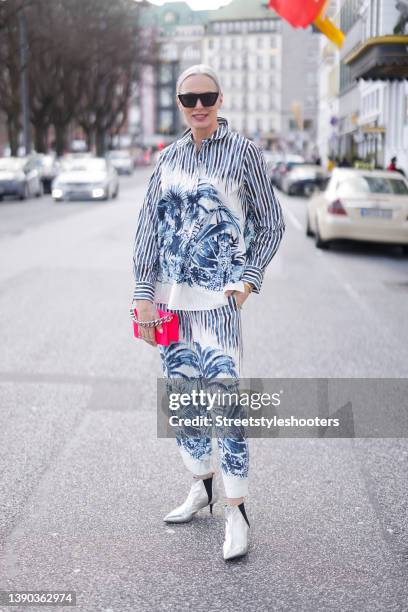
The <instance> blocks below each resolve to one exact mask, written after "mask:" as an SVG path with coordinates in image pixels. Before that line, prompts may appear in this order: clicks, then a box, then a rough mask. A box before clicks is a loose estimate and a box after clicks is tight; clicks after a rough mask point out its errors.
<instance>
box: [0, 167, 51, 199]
mask: <svg viewBox="0 0 408 612" xmlns="http://www.w3.org/2000/svg"><path fill="white" fill-rule="evenodd" d="M42 193H43V188H42V184H41V177H40V173H39V172H38V169H37V168H36V165H35V163H34V162H33V161H32V160H31V159H28V158H26V157H2V158H1V159H0V200H2V199H3V196H8V195H13V196H16V197H18V198H19V199H20V200H25V199H26V198H30V197H32V196H35V197H37V198H38V197H40V196H41V195H42Z"/></svg>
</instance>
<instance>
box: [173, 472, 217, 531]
mask: <svg viewBox="0 0 408 612" xmlns="http://www.w3.org/2000/svg"><path fill="white" fill-rule="evenodd" d="M216 501H217V496H216V493H215V491H214V479H213V477H211V478H206V479H205V480H203V479H202V478H200V479H197V480H196V481H195V482H194V483H193V484H192V485H191V489H190V492H189V494H188V496H187V499H186V501H185V502H184V503H183V504H181V506H178V507H177V508H175V509H174V510H172V511H171V512H169V513H168V514H166V516H165V517H164V519H163V520H164V521H165V522H166V523H188V522H190V521H191V519H192V518H193V516H194V515H195V514H196V513H197V512H198V511H199V510H201V509H202V508H205V507H206V506H210V512H211V514H212V508H213V505H214V504H215V502H216Z"/></svg>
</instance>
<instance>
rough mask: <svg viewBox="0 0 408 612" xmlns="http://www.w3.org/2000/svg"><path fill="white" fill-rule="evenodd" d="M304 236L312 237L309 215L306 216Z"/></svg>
mask: <svg viewBox="0 0 408 612" xmlns="http://www.w3.org/2000/svg"><path fill="white" fill-rule="evenodd" d="M306 236H313V232H312V228H311V227H310V219H309V215H307V221H306Z"/></svg>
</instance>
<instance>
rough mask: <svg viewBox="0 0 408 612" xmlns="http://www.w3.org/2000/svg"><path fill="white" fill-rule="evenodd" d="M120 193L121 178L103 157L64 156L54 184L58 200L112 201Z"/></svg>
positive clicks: (56, 199)
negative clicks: (110, 199) (65, 157)
mask: <svg viewBox="0 0 408 612" xmlns="http://www.w3.org/2000/svg"><path fill="white" fill-rule="evenodd" d="M118 193H119V177H118V173H117V172H116V170H115V168H114V167H113V166H112V164H111V163H110V162H109V161H107V160H106V159H103V158H102V157H82V156H81V157H78V158H76V157H75V156H72V157H69V158H67V159H65V160H64V159H63V160H62V161H61V168H60V172H59V174H58V176H57V177H56V178H55V180H54V181H53V184H52V197H53V198H54V201H55V202H61V201H62V200H108V199H109V198H116V196H117V195H118Z"/></svg>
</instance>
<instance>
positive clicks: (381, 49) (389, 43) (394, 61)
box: [343, 35, 408, 81]
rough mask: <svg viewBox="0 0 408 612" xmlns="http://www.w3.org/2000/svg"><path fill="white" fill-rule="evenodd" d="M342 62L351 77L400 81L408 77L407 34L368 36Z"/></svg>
mask: <svg viewBox="0 0 408 612" xmlns="http://www.w3.org/2000/svg"><path fill="white" fill-rule="evenodd" d="M343 62H344V64H346V65H348V66H350V70H351V78H352V79H363V80H374V81H377V80H381V81H400V80H403V79H407V78H408V36H406V35H403V36H400V35H398V36H397V35H395V36H394V35H391V36H377V37H375V38H369V39H368V40H366V41H365V42H364V43H363V44H362V45H361V46H360V47H358V48H357V49H355V50H354V51H352V52H351V53H349V54H348V55H347V56H346V57H345V58H344V59H343Z"/></svg>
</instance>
